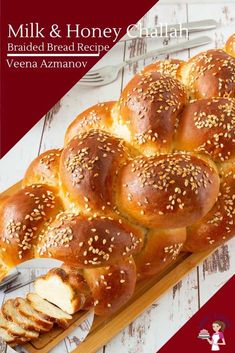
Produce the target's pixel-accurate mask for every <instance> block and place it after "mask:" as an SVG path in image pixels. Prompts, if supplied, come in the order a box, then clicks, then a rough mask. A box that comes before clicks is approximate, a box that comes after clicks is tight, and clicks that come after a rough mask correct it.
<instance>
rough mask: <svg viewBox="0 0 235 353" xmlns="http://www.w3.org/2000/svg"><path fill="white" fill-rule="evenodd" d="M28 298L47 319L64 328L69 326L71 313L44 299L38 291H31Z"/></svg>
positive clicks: (34, 307)
mask: <svg viewBox="0 0 235 353" xmlns="http://www.w3.org/2000/svg"><path fill="white" fill-rule="evenodd" d="M27 300H28V301H29V302H30V304H31V306H32V307H33V309H35V310H36V311H38V312H39V313H41V314H42V315H43V316H44V317H45V318H46V319H47V320H50V321H52V322H55V323H57V324H58V325H59V326H61V327H63V328H66V327H68V325H69V321H70V320H71V319H72V316H71V315H69V314H67V313H66V312H64V311H63V310H61V309H59V308H58V307H57V306H55V305H53V304H51V303H49V302H48V301H46V300H44V299H42V298H41V297H40V296H39V295H37V294H36V293H29V294H28V295H27Z"/></svg>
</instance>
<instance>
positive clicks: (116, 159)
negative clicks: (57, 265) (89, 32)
mask: <svg viewBox="0 0 235 353" xmlns="http://www.w3.org/2000/svg"><path fill="white" fill-rule="evenodd" d="M225 50H226V51H227V52H228V53H229V54H232V51H231V46H230V44H228V45H226V47H225ZM226 51H223V50H209V51H207V52H204V53H201V54H198V55H196V56H195V57H193V58H192V59H190V60H189V61H188V62H183V61H179V60H166V61H158V62H157V63H155V64H151V65H149V66H147V67H146V68H145V69H143V70H142V71H141V72H140V73H138V74H137V75H136V76H135V77H134V78H133V79H132V80H131V81H130V82H129V83H128V84H127V86H126V87H125V88H124V90H123V92H122V93H121V96H120V99H119V100H118V101H117V102H105V103H99V104H97V105H95V106H93V107H91V108H89V109H87V110H86V111H85V112H83V113H81V114H80V115H79V116H78V117H77V118H76V119H75V120H74V121H73V122H72V124H71V125H70V126H69V127H68V129H67V131H66V134H65V145H64V148H63V149H60V150H59V149H58V150H57V149H54V150H50V151H46V152H44V153H43V154H42V155H41V156H39V157H37V158H36V159H35V160H34V161H33V162H32V163H31V165H30V166H29V168H28V170H27V172H26V174H25V177H24V180H23V188H22V189H21V190H20V191H18V192H17V193H16V194H14V195H13V196H11V197H9V198H7V199H6V200H4V201H3V202H2V205H1V210H0V246H1V259H2V262H3V263H4V264H5V265H6V266H8V267H12V266H15V265H17V264H18V263H20V262H22V261H25V260H28V259H30V258H33V257H53V258H55V259H58V260H61V261H63V262H64V263H65V264H67V265H68V266H71V267H72V268H76V269H78V270H79V276H80V277H81V276H83V277H84V281H85V282H86V284H87V286H88V287H89V288H90V292H91V295H92V298H93V301H94V305H95V312H96V313H97V314H99V315H103V314H105V315H106V314H111V313H112V312H114V311H116V310H117V309H118V308H119V307H120V306H121V305H123V304H124V303H125V302H126V301H127V300H128V299H129V298H130V297H131V296H132V294H133V292H134V289H135V283H136V279H141V278H145V277H146V276H152V275H154V274H156V273H158V272H159V271H161V270H162V269H164V268H165V267H166V266H168V265H169V264H170V263H172V262H173V261H175V259H176V258H177V256H178V254H179V253H180V251H182V250H187V251H193V252H194V251H201V250H204V249H207V248H209V247H215V246H218V245H219V244H221V243H222V242H223V241H224V240H226V239H228V238H229V237H231V236H233V235H234V230H235V229H234V228H235V227H234V224H235V220H234V219H235V207H234V206H235V174H234V171H235V164H234V157H235V99H234V98H235V81H234V79H235V59H234V58H233V57H232V56H230V55H229V54H228V53H226ZM195 99H196V100H195ZM63 271H65V270H63ZM65 272H66V271H65ZM57 274H59V277H60V278H61V279H64V281H65V282H66V286H67V285H68V281H69V278H70V276H69V275H68V273H67V274H66V273H64V272H63V274H62V272H61V270H59V271H57V272H56V275H57ZM53 276H55V272H53V273H50V274H48V276H46V278H44V279H43V280H44V282H40V283H43V286H44V285H45V283H47V282H48V283H52V282H50V281H51V280H52V277H53ZM80 277H79V278H80ZM53 281H54V277H53ZM60 283H62V282H61V280H60ZM75 287H76V286H75ZM43 288H44V287H43ZM72 288H73V290H72V292H73V293H76V290H75V289H74V285H73V286H72ZM79 288H80V287H79ZM79 288H78V291H79ZM74 290H75V292H74ZM77 293H78V292H77ZM75 302H76V298H75ZM78 303H79V301H78ZM78 306H79V305H78ZM74 307H76V305H75V304H74V306H73V308H74ZM71 310H73V309H71Z"/></svg>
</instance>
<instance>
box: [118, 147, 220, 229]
mask: <svg viewBox="0 0 235 353" xmlns="http://www.w3.org/2000/svg"><path fill="white" fill-rule="evenodd" d="M119 190H120V192H119V193H118V196H117V197H118V200H117V204H118V206H119V208H120V210H123V211H124V212H125V213H126V214H127V215H130V216H131V217H133V218H134V219H135V220H137V221H138V222H139V223H140V224H144V225H145V226H146V227H159V228H181V227H186V226H187V225H190V224H193V223H194V222H195V221H197V220H198V219H200V218H202V217H203V216H204V215H205V214H206V213H207V212H208V211H209V210H210V209H211V208H212V206H213V205H214V203H215V201H216V198H217V196H218V191H219V176H218V173H217V170H216V167H215V166H214V165H213V164H212V163H210V164H209V163H208V162H206V161H205V160H204V159H201V158H199V157H196V156H194V155H191V154H187V153H175V154H168V155H161V156H156V157H151V158H145V157H138V158H136V159H134V160H133V161H131V162H129V164H127V165H126V166H125V167H123V169H122V172H121V173H120V178H119Z"/></svg>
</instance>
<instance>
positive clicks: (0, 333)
mask: <svg viewBox="0 0 235 353" xmlns="http://www.w3.org/2000/svg"><path fill="white" fill-rule="evenodd" d="M0 337H1V338H2V339H3V341H4V342H6V343H9V344H10V345H14V344H16V342H15V337H14V336H13V335H11V334H10V333H8V332H7V330H6V329H5V328H2V327H0Z"/></svg>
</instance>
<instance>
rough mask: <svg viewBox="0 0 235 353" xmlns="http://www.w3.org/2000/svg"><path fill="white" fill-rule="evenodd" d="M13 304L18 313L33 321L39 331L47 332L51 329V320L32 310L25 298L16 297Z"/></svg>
mask: <svg viewBox="0 0 235 353" xmlns="http://www.w3.org/2000/svg"><path fill="white" fill-rule="evenodd" d="M14 305H15V307H17V310H18V311H19V313H20V314H21V315H23V316H24V317H25V318H27V319H29V320H31V321H33V322H34V323H35V324H36V325H37V327H39V329H40V331H41V332H48V331H50V330H51V329H52V327H53V322H51V321H49V320H46V319H45V318H44V317H43V315H41V314H40V313H39V312H38V311H36V310H34V309H33V307H32V306H31V305H30V304H29V302H28V301H27V300H26V299H24V298H20V297H18V298H16V299H15V300H14Z"/></svg>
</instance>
